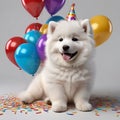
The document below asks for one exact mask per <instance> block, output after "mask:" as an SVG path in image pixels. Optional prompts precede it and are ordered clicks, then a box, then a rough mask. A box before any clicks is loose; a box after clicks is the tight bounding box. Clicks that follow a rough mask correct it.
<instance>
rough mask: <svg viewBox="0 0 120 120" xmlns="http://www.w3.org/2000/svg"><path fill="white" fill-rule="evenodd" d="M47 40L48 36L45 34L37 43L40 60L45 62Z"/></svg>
mask: <svg viewBox="0 0 120 120" xmlns="http://www.w3.org/2000/svg"><path fill="white" fill-rule="evenodd" d="M46 40H47V35H46V34H43V35H42V36H41V37H40V39H39V40H38V42H37V51H38V55H39V57H40V59H41V60H42V61H44V60H45V59H46V55H45V42H46Z"/></svg>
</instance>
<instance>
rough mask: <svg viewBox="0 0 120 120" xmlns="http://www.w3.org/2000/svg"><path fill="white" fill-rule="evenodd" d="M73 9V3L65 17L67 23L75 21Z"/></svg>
mask: <svg viewBox="0 0 120 120" xmlns="http://www.w3.org/2000/svg"><path fill="white" fill-rule="evenodd" d="M74 7H75V3H73V4H72V5H71V8H70V12H69V13H68V15H67V17H66V19H67V20H68V21H71V20H76V14H75V9H74Z"/></svg>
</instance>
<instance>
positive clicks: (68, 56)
mask: <svg viewBox="0 0 120 120" xmlns="http://www.w3.org/2000/svg"><path fill="white" fill-rule="evenodd" d="M77 53H78V52H77V51H76V52H74V53H62V56H63V59H64V60H66V61H70V60H72V59H73V58H74V57H75V56H76V55H77Z"/></svg>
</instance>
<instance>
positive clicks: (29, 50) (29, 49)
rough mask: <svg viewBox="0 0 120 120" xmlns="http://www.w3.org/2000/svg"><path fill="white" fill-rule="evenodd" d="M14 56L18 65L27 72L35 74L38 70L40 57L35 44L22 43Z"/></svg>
mask: <svg viewBox="0 0 120 120" xmlns="http://www.w3.org/2000/svg"><path fill="white" fill-rule="evenodd" d="M14 57H15V60H16V63H17V64H18V66H19V67H20V68H21V69H23V70H24V71H26V72H27V73H29V74H32V75H34V74H35V73H36V71H37V70H38V67H39V65H40V58H39V55H38V53H37V50H36V46H35V45H34V44H31V43H23V44H21V45H20V46H18V48H17V49H16V51H15V55H14Z"/></svg>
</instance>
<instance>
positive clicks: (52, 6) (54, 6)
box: [45, 0, 66, 15]
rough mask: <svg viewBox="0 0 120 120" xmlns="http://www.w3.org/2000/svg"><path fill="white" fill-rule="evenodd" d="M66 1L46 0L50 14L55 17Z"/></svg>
mask: <svg viewBox="0 0 120 120" xmlns="http://www.w3.org/2000/svg"><path fill="white" fill-rule="evenodd" d="M65 1H66V0H45V7H46V9H47V11H48V12H49V14H51V15H54V14H55V13H57V12H58V11H59V10H60V9H61V8H62V7H63V5H64V4H65Z"/></svg>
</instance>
